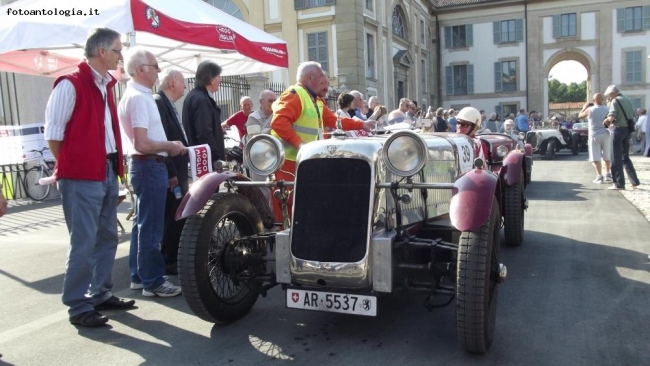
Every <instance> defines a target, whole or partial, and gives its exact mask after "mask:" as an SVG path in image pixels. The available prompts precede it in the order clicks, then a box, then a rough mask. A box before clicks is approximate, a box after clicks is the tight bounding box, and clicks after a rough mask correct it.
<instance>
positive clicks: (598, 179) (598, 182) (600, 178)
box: [593, 175, 604, 184]
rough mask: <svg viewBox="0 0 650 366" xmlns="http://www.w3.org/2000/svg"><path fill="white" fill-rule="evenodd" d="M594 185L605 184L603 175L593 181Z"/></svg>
mask: <svg viewBox="0 0 650 366" xmlns="http://www.w3.org/2000/svg"><path fill="white" fill-rule="evenodd" d="M593 183H596V184H603V183H604V178H603V176H602V175H597V176H596V179H594V180H593Z"/></svg>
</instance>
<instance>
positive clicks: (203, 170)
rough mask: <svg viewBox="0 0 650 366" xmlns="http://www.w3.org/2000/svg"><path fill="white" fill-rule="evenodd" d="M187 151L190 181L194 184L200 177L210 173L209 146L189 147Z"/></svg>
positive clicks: (210, 157)
mask: <svg viewBox="0 0 650 366" xmlns="http://www.w3.org/2000/svg"><path fill="white" fill-rule="evenodd" d="M187 149H188V152H187V153H188V154H189V155H190V167H191V169H192V181H194V182H195V181H196V180H197V179H199V178H201V177H202V176H204V175H206V174H208V173H212V156H211V154H210V146H209V145H207V144H204V145H197V146H189V147H188V148H187Z"/></svg>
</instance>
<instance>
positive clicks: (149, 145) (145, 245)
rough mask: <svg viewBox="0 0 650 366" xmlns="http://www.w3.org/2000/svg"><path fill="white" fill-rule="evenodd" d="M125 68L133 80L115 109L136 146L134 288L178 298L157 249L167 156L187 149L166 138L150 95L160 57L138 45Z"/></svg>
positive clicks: (131, 169)
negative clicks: (166, 277) (157, 58)
mask: <svg viewBox="0 0 650 366" xmlns="http://www.w3.org/2000/svg"><path fill="white" fill-rule="evenodd" d="M126 71H127V72H128V73H129V75H130V76H131V78H132V81H129V83H128V84H127V87H126V90H125V91H124V95H123V96H122V100H121V101H120V104H119V105H118V108H117V109H118V116H119V119H120V124H121V125H122V128H123V129H124V132H125V133H126V135H127V136H128V137H129V140H130V141H131V143H132V144H133V150H134V151H133V154H132V155H131V165H130V167H129V175H130V178H131V186H132V187H133V190H134V192H135V194H136V196H137V200H136V208H135V210H136V214H135V220H134V221H133V230H132V231H131V248H130V253H129V269H130V271H131V289H134V290H139V289H142V295H144V296H161V297H171V296H176V295H179V294H180V293H181V289H180V287H178V286H175V285H173V284H172V283H171V282H169V281H168V280H166V279H165V278H164V277H163V276H164V275H165V263H164V261H163V257H162V254H161V253H160V249H159V245H160V242H161V240H162V236H163V225H164V217H165V197H166V195H167V187H168V176H167V166H166V164H165V159H166V157H167V156H176V155H179V154H186V153H187V148H186V147H185V146H183V143H182V142H180V141H167V137H166V135H165V130H164V128H163V125H162V121H161V119H160V113H159V112H158V107H157V106H156V103H155V102H154V99H153V96H152V94H151V88H152V87H153V86H154V84H156V82H157V81H158V72H160V68H159V67H158V63H157V61H156V57H155V56H154V55H153V54H152V53H151V52H148V51H146V50H144V49H142V48H140V47H135V48H133V49H131V50H130V53H129V56H128V57H127V60H126Z"/></svg>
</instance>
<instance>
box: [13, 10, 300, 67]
mask: <svg viewBox="0 0 650 366" xmlns="http://www.w3.org/2000/svg"><path fill="white" fill-rule="evenodd" d="M95 27H108V28H111V29H113V30H115V31H117V32H120V33H122V34H123V43H124V45H125V46H126V47H130V46H133V45H136V44H137V45H141V46H143V47H145V48H146V49H147V50H149V51H151V52H153V53H154V54H155V55H156V57H157V59H158V63H159V64H160V67H161V68H162V69H165V68H168V67H174V68H177V69H179V70H181V71H183V72H184V73H185V74H186V76H194V72H195V71H196V67H197V65H198V64H199V63H200V62H201V61H203V60H207V59H210V60H214V61H215V62H216V63H218V64H219V65H220V66H221V67H222V70H223V72H222V75H224V76H226V75H239V74H248V73H257V72H266V71H274V70H278V69H282V68H287V67H288V55H287V47H286V42H284V41H283V40H281V39H279V38H277V37H275V36H272V35H270V34H268V33H266V32H264V31H262V30H260V29H258V28H255V27H253V26H251V25H250V24H248V23H245V22H243V21H241V20H239V19H237V18H235V17H232V16H230V15H228V14H226V13H224V12H222V11H221V10H219V9H217V8H215V7H213V6H211V5H209V4H206V3H205V2H203V1H200V0H183V1H171V0H102V1H93V2H88V1H86V0H67V1H65V2H63V3H61V2H53V1H50V0H21V1H17V2H14V3H11V4H9V5H5V6H3V7H1V8H0V71H10V72H18V73H27V74H33V75H44V76H54V77H55V76H58V75H60V74H65V73H67V72H69V71H71V70H70V60H71V59H72V60H81V59H82V58H83V46H84V43H85V39H86V36H87V34H88V31H89V30H90V29H92V28H95ZM21 55H22V57H21ZM59 64H60V67H59Z"/></svg>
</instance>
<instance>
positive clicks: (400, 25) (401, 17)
mask: <svg viewBox="0 0 650 366" xmlns="http://www.w3.org/2000/svg"><path fill="white" fill-rule="evenodd" d="M390 19H391V21H390V25H391V31H392V34H393V36H396V37H399V38H400V39H403V40H404V41H408V40H409V24H408V19H409V18H408V16H407V14H406V11H404V8H403V7H402V5H401V4H399V3H397V4H396V5H395V6H393V12H392V15H391V18H390Z"/></svg>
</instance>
